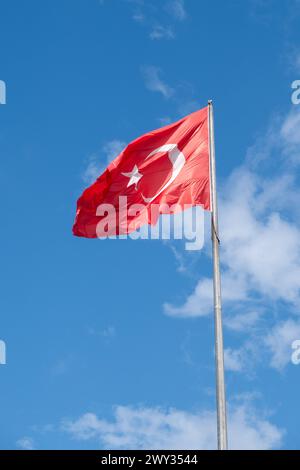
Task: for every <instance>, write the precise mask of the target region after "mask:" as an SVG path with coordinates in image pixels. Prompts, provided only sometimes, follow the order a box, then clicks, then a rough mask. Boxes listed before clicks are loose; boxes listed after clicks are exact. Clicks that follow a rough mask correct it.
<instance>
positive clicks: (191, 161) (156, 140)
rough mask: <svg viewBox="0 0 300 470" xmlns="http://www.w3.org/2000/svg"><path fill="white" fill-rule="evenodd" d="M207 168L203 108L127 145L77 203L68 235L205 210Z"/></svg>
mask: <svg viewBox="0 0 300 470" xmlns="http://www.w3.org/2000/svg"><path fill="white" fill-rule="evenodd" d="M209 165H210V163H209V136H208V107H205V108H203V109H201V110H199V111H196V112H195V113H192V114H190V115H189V116H186V117H184V118H183V119H181V120H180V121H177V122H175V123H173V124H170V125H168V126H165V127H162V128H160V129H157V130H155V131H152V132H149V133H147V134H144V135H143V136H141V137H139V138H138V139H136V140H134V141H133V142H131V143H130V144H129V145H128V146H127V147H126V148H125V149H124V150H123V151H122V152H121V153H120V154H119V155H118V156H117V157H116V158H115V160H113V161H112V162H111V163H110V164H109V166H108V167H107V169H106V170H105V171H104V173H103V174H102V175H101V176H99V178H98V179H97V180H96V181H95V183H93V184H92V185H91V186H90V187H89V188H87V189H86V190H85V191H84V192H83V194H82V195H81V197H80V198H79V199H78V202H77V212H76V219H75V223H74V226H73V233H74V235H77V236H79V237H87V238H96V237H102V236H111V235H120V234H125V233H131V232H133V231H135V230H137V229H138V228H139V227H140V226H141V225H144V224H147V223H148V224H155V223H156V222H157V218H158V217H159V214H162V213H170V212H169V209H168V208H170V207H171V206H173V209H171V212H178V211H180V210H184V209H187V208H188V207H191V206H195V205H201V206H203V208H204V209H206V210H210V172H209ZM174 205H176V206H174Z"/></svg>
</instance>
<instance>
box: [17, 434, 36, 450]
mask: <svg viewBox="0 0 300 470" xmlns="http://www.w3.org/2000/svg"><path fill="white" fill-rule="evenodd" d="M16 446H17V447H18V449H22V450H34V449H35V444H34V440H33V439H32V437H28V436H24V437H21V438H20V439H19V440H18V441H17V442H16Z"/></svg>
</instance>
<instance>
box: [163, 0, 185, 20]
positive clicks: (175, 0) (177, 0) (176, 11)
mask: <svg viewBox="0 0 300 470" xmlns="http://www.w3.org/2000/svg"><path fill="white" fill-rule="evenodd" d="M166 9H167V11H168V13H169V14H170V15H172V16H173V17H174V18H175V19H176V20H179V21H183V20H185V19H186V17H187V13H186V10H185V5H184V0H170V1H169V2H168V3H167V6H166Z"/></svg>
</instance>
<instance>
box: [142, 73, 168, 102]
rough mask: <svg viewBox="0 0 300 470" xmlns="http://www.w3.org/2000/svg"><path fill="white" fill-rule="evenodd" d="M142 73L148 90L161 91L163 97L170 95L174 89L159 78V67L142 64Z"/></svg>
mask: <svg viewBox="0 0 300 470" xmlns="http://www.w3.org/2000/svg"><path fill="white" fill-rule="evenodd" d="M142 75H143V78H144V81H145V86H146V88H147V89H148V90H150V91H156V92H158V93H161V94H162V95H163V96H164V97H165V98H170V97H171V96H172V94H173V92H174V90H173V89H172V88H171V87H170V86H169V85H168V84H167V83H165V82H164V81H163V80H162V79H161V78H160V75H161V70H160V69H159V67H155V66H153V65H148V66H144V67H142Z"/></svg>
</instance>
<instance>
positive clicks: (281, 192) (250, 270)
mask: <svg viewBox="0 0 300 470" xmlns="http://www.w3.org/2000/svg"><path fill="white" fill-rule="evenodd" d="M298 122H300V120H298V115H297V118H295V117H294V115H292V117H291V114H289V115H288V116H287V117H286V118H285V119H284V120H283V123H282V125H281V126H280V127H281V129H282V131H281V134H280V133H279V135H281V139H278V138H277V144H276V145H277V149H278V148H279V147H280V148H281V149H284V151H286V149H287V148H289V149H290V152H289V156H290V155H291V149H292V150H293V149H294V148H296V143H297V142H298V140H297V138H296V137H295V135H294V134H295V132H296V128H297V126H298ZM277 135H278V134H277ZM269 137H270V139H271V141H272V142H271V143H270V142H269V145H266V142H265V141H264V142H263V143H262V146H263V151H262V152H261V153H260V158H259V159H258V162H260V163H258V165H259V169H258V170H259V171H260V165H261V157H262V155H263V158H264V159H267V160H268V161H270V163H271V164H273V161H272V157H273V153H272V150H273V151H275V149H274V148H273V132H269V133H268V138H269ZM254 150H256V151H257V152H258V153H259V149H258V148H257V147H256V146H254V147H253V148H252V149H251V153H253V152H254ZM281 155H282V153H281ZM269 157H270V158H269ZM248 160H249V153H248V155H247V160H246V163H245V164H244V165H243V166H242V167H240V168H239V169H238V170H236V171H234V172H233V173H232V175H231V176H230V178H229V179H228V181H227V183H226V185H224V186H223V188H222V190H221V192H220V238H221V261H222V268H223V275H222V297H223V303H224V307H225V309H226V308H227V306H228V305H230V306H235V305H237V302H239V306H241V305H243V310H244V312H245V314H246V315H247V319H246V321H249V319H250V321H254V319H255V316H253V314H252V317H251V318H249V310H255V308H253V307H255V303H256V302H257V298H258V297H259V298H261V299H262V298H263V299H265V300H266V301H267V303H268V302H276V301H285V302H288V303H289V304H290V305H291V306H293V307H296V306H298V305H300V230H299V226H298V224H297V223H295V222H294V221H293V219H292V218H291V217H290V215H291V214H292V215H293V214H294V215H295V214H296V212H297V211H299V209H298V208H297V202H296V201H298V200H299V197H296V196H299V191H298V190H297V189H295V177H293V176H292V175H291V174H290V173H289V167H288V169H284V168H283V169H281V171H280V172H279V176H274V177H273V178H272V179H271V178H270V177H262V176H260V173H259V172H258V171H257V170H256V167H255V166H254V167H253V162H251V164H250V163H248ZM279 160H280V159H279ZM281 161H282V160H281ZM245 305H246V308H244V306H245ZM251 306H252V307H251ZM164 309H165V312H166V313H167V314H169V315H175V316H203V315H207V314H209V313H210V312H211V311H212V287H211V280H209V279H207V278H202V279H200V280H199V281H198V283H197V286H196V288H195V290H194V292H193V293H192V294H190V295H189V296H188V297H187V299H186V301H185V302H184V303H183V304H182V305H179V306H177V305H175V306H174V305H173V304H170V303H167V304H165V305H164ZM227 310H228V308H227ZM234 314H235V315H236V312H234ZM256 318H257V320H258V319H259V316H257V317H256ZM236 319H237V317H235V320H236ZM238 319H239V323H241V322H243V319H242V314H239V317H238ZM226 322H227V323H230V318H229V317H227V318H226ZM253 324H254V323H253V322H252V325H253Z"/></svg>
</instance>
